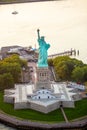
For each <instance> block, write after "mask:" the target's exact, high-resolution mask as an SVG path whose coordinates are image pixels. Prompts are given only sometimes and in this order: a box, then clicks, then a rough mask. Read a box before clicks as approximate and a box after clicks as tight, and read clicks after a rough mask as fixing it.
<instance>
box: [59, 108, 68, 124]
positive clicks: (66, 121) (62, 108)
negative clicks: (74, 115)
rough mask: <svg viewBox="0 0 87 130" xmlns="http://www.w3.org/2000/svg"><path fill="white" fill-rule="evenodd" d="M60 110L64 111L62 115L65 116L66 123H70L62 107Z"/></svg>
mask: <svg viewBox="0 0 87 130" xmlns="http://www.w3.org/2000/svg"><path fill="white" fill-rule="evenodd" d="M60 109H61V111H62V114H63V117H64V119H65V121H66V123H68V122H69V121H68V119H67V117H66V114H65V112H64V109H63V108H62V107H60Z"/></svg>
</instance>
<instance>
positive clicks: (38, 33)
mask: <svg viewBox="0 0 87 130" xmlns="http://www.w3.org/2000/svg"><path fill="white" fill-rule="evenodd" d="M37 36H38V39H40V30H39V29H37Z"/></svg>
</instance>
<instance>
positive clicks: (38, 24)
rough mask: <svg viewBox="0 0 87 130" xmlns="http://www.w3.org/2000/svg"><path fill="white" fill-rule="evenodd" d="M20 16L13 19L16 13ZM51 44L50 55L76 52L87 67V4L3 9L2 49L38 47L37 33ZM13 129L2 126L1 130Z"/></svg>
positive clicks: (74, 0) (83, 0) (70, 1)
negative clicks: (12, 46)
mask: <svg viewBox="0 0 87 130" xmlns="http://www.w3.org/2000/svg"><path fill="white" fill-rule="evenodd" d="M15 10H16V11H17V12H18V14H17V15H13V14H12V12H13V11H15ZM38 28H39V29H40V30H41V35H44V36H45V40H46V41H47V42H48V43H50V44H51V48H50V49H49V54H53V53H59V52H63V51H65V50H70V49H71V48H72V49H74V48H75V49H76V50H79V51H80V56H79V57H77V58H79V59H81V60H83V61H84V62H85V63H87V0H60V1H50V2H36V3H23V4H8V5H0V47H2V46H8V45H20V46H30V45H32V46H33V47H35V45H36V47H38V43H37V32H36V30H37V29H38ZM1 129H4V130H7V129H8V130H10V128H8V127H6V126H3V125H0V130H1Z"/></svg>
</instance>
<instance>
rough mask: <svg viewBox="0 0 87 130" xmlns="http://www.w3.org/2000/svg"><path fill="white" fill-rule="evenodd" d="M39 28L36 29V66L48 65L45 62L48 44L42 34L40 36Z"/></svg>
mask: <svg viewBox="0 0 87 130" xmlns="http://www.w3.org/2000/svg"><path fill="white" fill-rule="evenodd" d="M39 32H40V30H39V29H38V30H37V34H38V40H37V41H38V44H39V57H38V67H48V63H47V57H48V54H47V50H48V49H49V48H50V44H48V43H46V42H45V40H44V36H41V37H40V33H39Z"/></svg>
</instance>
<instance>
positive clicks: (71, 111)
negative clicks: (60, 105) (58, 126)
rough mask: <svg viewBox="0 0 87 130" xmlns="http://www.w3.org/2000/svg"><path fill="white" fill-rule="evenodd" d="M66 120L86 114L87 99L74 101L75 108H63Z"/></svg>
mask: <svg viewBox="0 0 87 130" xmlns="http://www.w3.org/2000/svg"><path fill="white" fill-rule="evenodd" d="M64 111H65V114H66V116H67V118H68V120H73V119H76V118H80V117H83V116H87V99H83V100H80V101H77V102H75V108H64Z"/></svg>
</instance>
